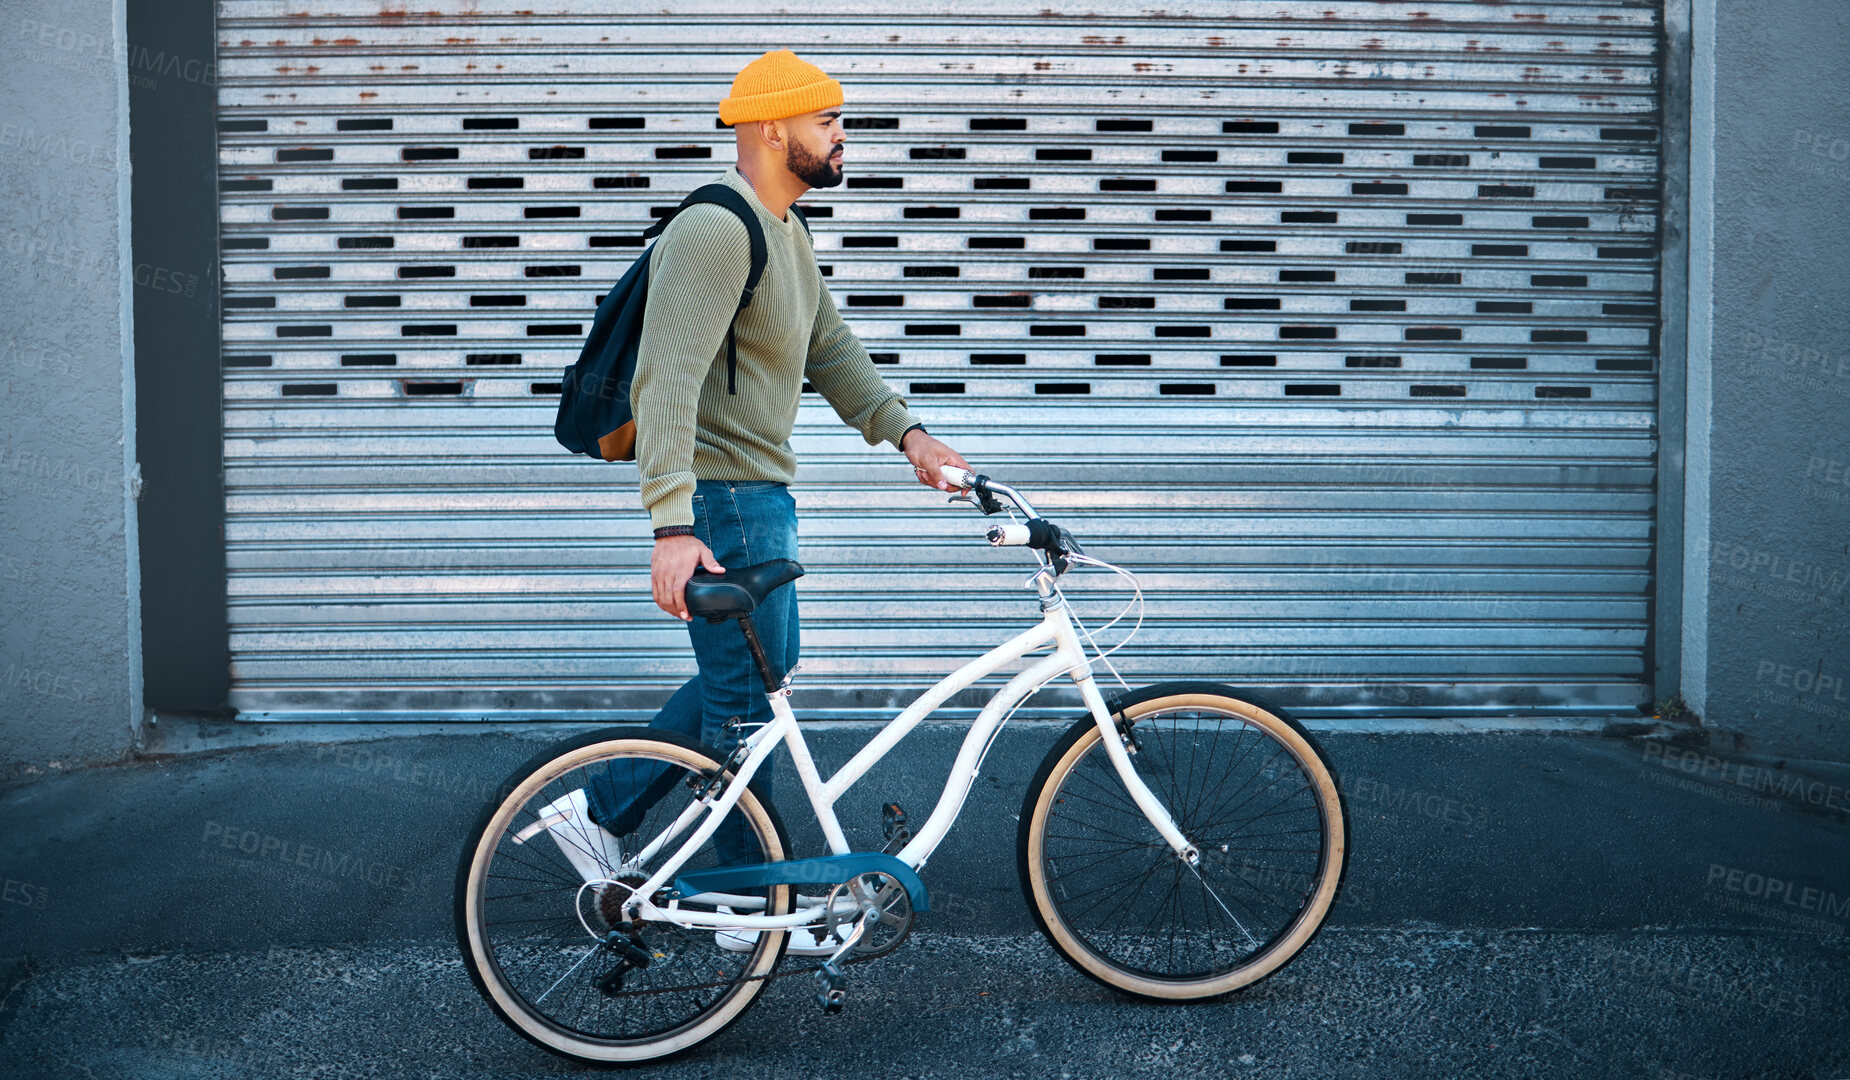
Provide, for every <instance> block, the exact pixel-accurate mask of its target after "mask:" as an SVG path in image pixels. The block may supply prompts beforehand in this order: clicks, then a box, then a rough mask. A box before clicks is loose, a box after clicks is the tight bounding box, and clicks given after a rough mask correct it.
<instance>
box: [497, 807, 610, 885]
mask: <svg viewBox="0 0 1850 1080" xmlns="http://www.w3.org/2000/svg"><path fill="white" fill-rule="evenodd" d="M541 829H545V830H546V831H547V832H549V833H551V834H552V839H553V843H555V844H557V845H559V851H560V852H561V853H562V854H564V856H565V858H566V861H567V862H570V863H571V864H572V869H574V870H576V871H578V874H579V876H580V877H582V878H584V879H585V880H586V881H604V880H606V879H608V878H609V877H610V876H611V875H612V874H615V873H616V872H617V868H618V867H619V866H622V865H623V845H622V844H621V843H620V842H619V841H618V840H617V838H616V837H614V836H612V835H610V833H608V832H606V831H605V830H604V829H603V827H602V826H600V825H598V824H597V823H596V822H594V821H592V820H591V813H590V810H589V808H588V807H587V806H586V805H585V790H584V789H583V788H575V789H574V790H572V791H570V792H568V793H567V794H565V795H564V796H562V797H560V798H559V799H557V800H555V801H553V802H552V803H551V804H550V805H548V806H547V807H546V808H545V809H543V810H541V811H540V818H539V820H538V821H536V822H534V823H533V824H531V825H529V826H527V827H526V828H524V829H522V830H520V832H519V833H517V834H516V835H515V836H514V842H515V843H518V844H524V843H526V842H527V840H528V839H529V838H531V837H532V836H533V834H534V833H536V832H538V831H540V830H541Z"/></svg>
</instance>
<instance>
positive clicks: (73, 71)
mask: <svg viewBox="0 0 1850 1080" xmlns="http://www.w3.org/2000/svg"><path fill="white" fill-rule="evenodd" d="M124 24H125V20H124V9H123V6H122V3H121V2H120V0H113V2H103V3H86V4H70V3H59V2H57V0H8V2H7V4H6V5H5V9H4V14H0V265H4V267H5V270H4V277H5V290H4V292H3V293H0V297H4V298H3V299H0V315H3V322H0V326H3V327H4V329H3V330H0V357H3V362H0V373H3V377H4V380H5V381H4V386H5V393H4V394H0V507H4V509H3V511H0V767H4V768H5V769H7V770H8V771H12V772H18V771H21V770H23V769H30V768H43V767H47V766H49V765H50V764H51V763H53V762H58V763H64V764H69V763H76V762H81V761H96V760H103V759H108V758H113V757H119V756H121V755H123V754H124V753H126V752H127V750H128V748H129V745H130V739H131V734H132V729H133V725H134V724H136V723H137V722H138V721H139V718H140V716H141V659H140V657H141V651H140V623H139V611H138V597H139V594H140V582H139V577H138V574H139V571H138V566H137V561H136V556H135V552H136V536H135V515H134V502H133V495H132V491H131V487H132V483H133V479H134V466H133V463H134V447H135V431H134V423H133V417H134V378H133V371H132V363H131V353H130V349H129V344H128V343H129V340H130V337H131V319H130V303H131V295H130V293H131V289H132V288H133V287H134V286H133V284H131V283H133V282H135V281H136V280H137V277H136V268H134V267H133V266H132V264H131V261H130V256H129V245H128V242H127V240H128V226H129V214H128V205H129V202H128V199H129V155H128V77H129V63H128V57H127V56H126V52H125V50H124V49H123V47H122V45H121V43H122V42H123V40H124V37H123V31H124ZM143 276H145V277H146V278H147V279H148V280H147V282H145V284H147V285H149V286H151V287H161V286H159V285H156V284H155V282H154V278H155V276H156V275H155V274H154V273H153V271H152V270H150V271H149V272H148V273H147V274H145V275H143ZM202 284H204V283H202Z"/></svg>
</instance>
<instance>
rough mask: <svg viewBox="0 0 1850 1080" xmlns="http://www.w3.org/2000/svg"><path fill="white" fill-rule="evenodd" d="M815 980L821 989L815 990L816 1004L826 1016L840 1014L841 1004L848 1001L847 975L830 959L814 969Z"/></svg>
mask: <svg viewBox="0 0 1850 1080" xmlns="http://www.w3.org/2000/svg"><path fill="white" fill-rule="evenodd" d="M816 981H817V982H819V983H821V984H822V989H820V990H818V991H816V1004H818V1005H820V1006H822V1012H823V1014H824V1015H826V1016H839V1015H841V1011H842V1006H843V1005H845V1004H846V1003H847V1001H848V977H847V976H846V975H843V974H842V972H841V969H840V968H838V967H836V966H835V961H833V960H830V961H829V962H828V963H826V964H823V965H822V966H821V967H820V968H817V969H816Z"/></svg>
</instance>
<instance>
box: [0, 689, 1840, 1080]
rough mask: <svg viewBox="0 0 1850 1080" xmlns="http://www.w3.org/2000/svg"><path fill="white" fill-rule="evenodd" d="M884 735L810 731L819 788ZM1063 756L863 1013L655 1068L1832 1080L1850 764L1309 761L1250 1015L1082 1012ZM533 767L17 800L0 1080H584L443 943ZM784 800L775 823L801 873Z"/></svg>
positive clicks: (1362, 748)
mask: <svg viewBox="0 0 1850 1080" xmlns="http://www.w3.org/2000/svg"><path fill="white" fill-rule="evenodd" d="M869 730H870V729H868V728H866V727H864V726H859V725H839V726H834V727H829V728H826V729H819V730H817V731H816V732H815V733H814V735H813V736H812V744H813V745H814V747H815V749H816V751H817V757H818V759H819V760H820V762H821V763H822V764H823V765H824V767H825V769H826V768H828V767H829V765H830V764H831V763H836V764H838V763H839V762H841V761H844V760H846V758H847V756H848V755H849V754H850V753H851V752H852V750H853V749H854V748H855V747H856V746H858V745H859V743H860V742H861V741H862V740H864V739H865V738H866V737H867V735H868V733H869ZM1059 731H1060V729H1059V728H1058V727H1055V726H1051V725H1041V724H1030V725H1024V726H1022V727H1019V728H1013V727H1012V728H1011V729H1010V730H1008V731H1006V732H1005V733H1004V736H1003V738H1002V739H1001V740H1000V741H999V742H998V744H997V746H996V748H995V750H994V751H993V752H992V753H991V755H990V757H989V759H988V760H987V761H986V763H985V767H984V770H983V774H984V775H983V777H982V778H981V780H979V782H978V784H977V786H976V789H975V790H974V792H973V793H972V796H971V800H970V803H969V804H968V806H967V808H966V810H965V813H964V817H963V819H962V820H961V821H960V823H959V827H958V828H957V829H956V830H954V831H953V832H952V834H951V836H950V838H949V839H947V841H946V842H945V844H944V846H943V847H942V848H941V849H940V851H939V853H938V854H937V856H936V857H935V858H934V859H933V861H932V863H931V864H930V866H928V867H927V869H926V871H925V874H924V877H925V881H926V883H927V885H928V886H929V887H930V889H931V892H932V900H933V910H932V912H931V913H930V914H927V915H923V916H921V917H920V919H919V920H918V926H917V928H916V930H915V933H914V935H913V937H912V939H911V940H910V941H908V942H907V943H906V945H905V946H903V947H902V948H901V950H900V951H899V952H897V953H895V954H894V955H893V956H891V957H888V958H885V959H883V960H879V961H875V962H873V963H869V964H863V965H857V966H856V967H855V968H854V969H852V970H853V973H854V987H853V989H852V990H851V992H850V997H849V1004H848V1011H847V1013H846V1014H844V1015H843V1016H841V1017H835V1018H827V1017H823V1016H821V1015H819V1013H818V1012H817V1010H816V1008H815V1006H814V1005H813V1003H812V1002H811V995H812V993H813V991H814V987H813V985H812V982H811V980H810V979H809V978H808V977H807V976H802V977H796V978H790V979H784V980H779V981H778V982H777V983H776V984H775V985H774V986H773V988H772V989H771V991H770V992H769V993H767V995H766V997H765V1000H764V1001H763V1002H762V1003H761V1004H760V1005H759V1007H757V1008H756V1009H754V1010H753V1011H752V1012H751V1013H749V1014H747V1015H746V1017H745V1018H744V1019H743V1020H742V1021H741V1022H740V1023H739V1024H738V1025H736V1026H735V1027H734V1028H733V1029H732V1030H731V1031H729V1032H728V1033H726V1034H725V1035H724V1036H722V1037H721V1038H719V1039H717V1040H715V1041H713V1042H711V1043H708V1044H706V1045H705V1046H703V1047H701V1048H699V1049H697V1050H695V1051H694V1052H693V1053H692V1054H690V1055H688V1056H687V1057H685V1058H683V1059H680V1060H678V1061H677V1062H675V1063H673V1064H669V1065H663V1066H656V1067H651V1068H649V1069H647V1070H644V1071H643V1072H644V1073H645V1074H646V1075H650V1076H655V1075H658V1074H659V1075H663V1076H695V1075H699V1076H707V1075H713V1076H731V1075H735V1074H738V1073H739V1072H741V1071H742V1070H746V1069H749V1070H750V1072H751V1075H754V1076H773V1077H781V1076H841V1075H849V1074H858V1075H872V1076H879V1077H887V1076H960V1077H962V1076H969V1077H989V1076H996V1077H1001V1076H1050V1077H1051V1076H1060V1075H1068V1076H1086V1077H1090V1076H1101V1077H1103V1076H1131V1075H1146V1074H1157V1073H1160V1074H1162V1075H1165V1076H1175V1075H1184V1076H1197V1075H1199V1076H1232V1075H1248V1074H1251V1075H1255V1076H1358V1077H1363V1076H1383V1077H1386V1076H1420V1077H1424V1076H1544V1075H1545V1076H1643V1077H1652V1078H1656V1080H1665V1078H1671V1080H1683V1078H1686V1077H1704V1078H1715V1080H1720V1078H1723V1077H1740V1076H1768V1077H1805V1078H1817V1080H1850V1034H1846V1032H1847V1031H1850V1023H1846V1021H1850V1001H1847V1000H1846V991H1845V989H1844V988H1845V985H1846V980H1845V974H1846V966H1847V964H1850V960H1847V957H1850V946H1847V945H1846V941H1847V940H1850V939H1847V937H1846V934H1845V927H1846V924H1850V843H1847V842H1846V830H1847V829H1850V768H1846V767H1844V766H1842V765H1831V764H1825V763H1817V762H1795V761H1786V760H1773V759H1766V758H1760V757H1756V756H1753V755H1750V754H1746V753H1742V752H1739V751H1730V750H1724V749H1719V748H1714V747H1708V746H1704V745H1701V743H1700V740H1696V739H1685V740H1682V741H1680V742H1679V741H1677V740H1666V739H1663V738H1637V737H1616V736H1610V735H1609V736H1604V737H1602V736H1596V735H1533V734H1531V735H1482V734H1479V735H1443V736H1441V735H1364V734H1328V735H1323V736H1320V738H1321V741H1322V742H1323V745H1324V748H1325V750H1326V753H1327V755H1328V756H1329V758H1330V759H1331V761H1332V762H1333V763H1334V765H1335V766H1336V768H1337V770H1338V772H1339V774H1340V776H1341V780H1342V786H1343V789H1344V791H1345V796H1346V799H1347V802H1348V806H1349V811H1350V825H1351V831H1352V836H1353V839H1354V847H1353V855H1352V858H1351V861H1350V864H1349V875H1348V879H1347V882H1346V885H1345V889H1344V893H1343V896H1342V899H1341V901H1340V902H1339V903H1338V905H1337V907H1336V909H1335V911H1334V912H1333V914H1332V918H1331V920H1330V924H1329V928H1328V929H1327V930H1326V932H1325V933H1324V934H1323V935H1322V936H1321V937H1319V938H1318V939H1317V940H1316V941H1315V942H1313V943H1312V945H1311V946H1310V948H1309V949H1308V950H1306V952H1305V953H1304V954H1303V955H1302V957H1301V958H1300V959H1299V960H1298V961H1297V962H1295V963H1294V964H1293V965H1291V966H1290V967H1288V968H1287V969H1285V970H1284V971H1283V972H1281V973H1279V974H1278V975H1276V976H1274V977H1273V978H1271V979H1269V980H1268V981H1266V982H1264V983H1262V984H1260V985H1259V986H1257V987H1255V988H1253V989H1251V990H1249V991H1246V992H1244V993H1242V994H1240V995H1237V996H1235V997H1233V998H1230V999H1227V1000H1225V1001H1222V1002H1217V1003H1211V1004H1203V1005H1194V1006H1184V1007H1175V1006H1157V1005H1150V1004H1144V1003H1139V1002H1134V1001H1128V1000H1125V999H1122V998H1119V997H1117V996H1116V995H1114V994H1112V993H1111V992H1109V991H1107V990H1105V989H1103V988H1100V987H1098V986H1096V985H1095V984H1093V983H1091V982H1089V981H1087V980H1085V979H1083V978H1082V977H1080V976H1079V975H1077V974H1076V973H1074V972H1072V971H1071V970H1070V969H1068V968H1067V967H1066V966H1065V965H1064V963H1062V962H1061V961H1060V960H1059V959H1058V958H1057V957H1055V956H1054V954H1053V953H1052V952H1051V950H1050V949H1048V948H1047V946H1046V945H1045V944H1044V943H1043V942H1042V941H1041V940H1040V939H1039V938H1038V937H1037V936H1035V935H1034V933H1033V931H1032V928H1031V924H1030V922H1029V920H1028V917H1027V914H1026V910H1025V908H1024V905H1023V902H1022V899H1021V897H1020V894H1019V888H1018V886H1017V884H1016V876H1015V851H1014V847H1015V840H1014V834H1015V815H1016V813H1017V812H1018V810H1019V808H1020V803H1021V798H1022V794H1023V791H1024V787H1025V784H1026V781H1027V779H1028V777H1029V776H1030V775H1031V774H1032V772H1033V769H1034V767H1035V765H1036V764H1037V763H1038V761H1039V758H1040V756H1041V755H1042V754H1043V753H1045V751H1046V749H1047V748H1048V747H1049V746H1051V745H1052V743H1053V741H1054V740H1055V739H1056V738H1057V737H1058V734H1059ZM960 734H961V732H960V729H959V728H958V727H957V726H955V725H946V726H943V727H934V726H928V727H926V728H923V729H921V730H920V732H919V733H917V734H916V735H914V736H913V737H912V739H910V740H908V746H909V749H907V750H906V752H905V753H903V754H901V755H897V756H896V757H895V758H894V759H890V760H889V762H888V763H884V764H883V765H882V766H881V767H880V768H879V769H877V770H876V771H875V772H874V773H873V774H870V776H869V778H868V779H867V780H866V781H864V787H862V788H857V789H856V791H855V792H854V793H852V794H851V795H850V797H849V799H848V800H847V801H845V802H844V803H843V804H842V807H841V809H842V813H843V816H844V819H845V824H846V825H847V826H848V828H849V833H850V839H851V840H856V839H857V838H858V840H859V841H860V842H862V843H863V844H865V845H867V846H878V836H879V814H878V807H879V805H880V804H881V803H883V802H888V801H898V802H901V803H902V804H903V805H905V806H906V807H907V808H908V809H909V810H910V811H912V813H913V815H914V816H915V818H920V819H922V817H923V816H924V815H925V814H926V813H927V812H928V811H929V808H930V806H931V804H932V802H933V800H934V798H935V796H936V793H937V789H938V787H939V785H940V783H941V778H942V776H943V770H944V767H945V766H946V765H948V763H949V761H950V758H951V756H952V755H953V754H954V753H955V750H956V744H957V741H958V738H959V737H960ZM551 737H552V735H551V734H541V733H538V732H518V731H517V732H507V731H503V732H483V733H479V734H462V735H440V736H438V735H431V736H423V737H418V738H390V739H377V740H371V741H343V742H337V743H291V744H286V745H274V746H265V747H255V748H244V749H237V750H229V751H222V752H214V753H203V754H188V755H184V756H178V757H172V758H163V759H155V760H143V761H138V762H134V763H129V764H125V765H121V766H115V767H109V768H99V769H85V770H76V771H72V772H68V773H63V774H59V775H53V776H42V777H33V778H28V779H26V780H24V781H23V782H15V783H12V784H11V785H9V786H7V787H5V788H3V789H0V957H8V958H11V959H10V960H6V961H4V964H5V966H4V970H0V975H4V976H5V978H4V980H3V983H0V985H4V990H3V991H0V993H4V998H3V999H0V1076H5V1077H11V1076H21V1077H26V1076H59V1077H62V1076H74V1077H84V1076H97V1077H111V1078H114V1077H144V1076H145V1077H193V1076H199V1077H219V1076H240V1077H242V1076H251V1077H268V1076H278V1077H285V1076H316V1077H324V1076H327V1077H333V1076H445V1077H449V1076H490V1075H492V1076H497V1077H510V1076H555V1075H580V1074H581V1073H583V1072H584V1071H585V1070H583V1069H582V1068H580V1067H579V1066H576V1065H573V1064H570V1063H566V1062H560V1061H556V1060H554V1059H552V1058H550V1057H549V1056H548V1055H546V1054H544V1053H543V1052H542V1051H540V1050H538V1049H536V1048H534V1047H532V1046H530V1045H528V1044H527V1043H525V1042H523V1041H522V1040H520V1039H519V1038H517V1037H516V1036H514V1035H513V1034H512V1033H511V1032H509V1031H507V1030H506V1029H505V1028H504V1027H502V1025H501V1024H500V1023H499V1021H497V1020H496V1019H495V1018H494V1017H493V1016H492V1015H491V1014H490V1013H489V1012H488V1011H487V1009H486V1007H485V1006H484V1005H483V1004H482V1003H481V1002H480V1000H479V999H478V998H477V997H476V995H475V993H474V991H473V989H472V988H471V987H470V985H469V983H468V981H467V978H466V977H465V975H464V973H463V971H462V969H461V966H460V961H459V960H458V959H457V956H456V952H455V946H454V944H453V942H452V941H451V939H450V933H451V931H450V910H451V909H450V889H451V884H452V879H453V874H454V868H455V862H456V858H457V853H458V851H459V849H460V844H461V840H462V838H463V835H464V833H465V832H466V830H467V828H468V826H469V825H470V824H471V823H472V821H473V819H474V816H475V814H476V813H477V811H478V810H479V808H480V806H481V805H482V803H483V802H484V800H485V799H486V798H487V797H488V796H489V795H490V794H492V793H493V792H494V790H495V789H496V787H497V786H498V785H499V783H500V782H501V780H502V779H503V778H504V777H505V775H506V774H507V772H508V771H509V770H510V769H511V768H513V767H514V766H515V765H516V764H518V763H519V762H520V761H522V760H524V759H525V758H527V757H528V756H530V755H531V754H533V753H534V752H536V751H537V750H540V749H542V748H543V747H544V746H545V745H547V743H548V741H549V739H550V738H551ZM791 781H792V774H791V773H790V772H789V771H788V769H787V768H786V769H784V770H783V772H782V775H781V776H780V779H779V783H780V785H781V786H780V787H779V789H778V790H779V792H780V797H779V798H778V802H779V804H780V808H781V809H782V810H783V812H784V817H785V818H786V820H787V822H789V823H790V824H791V826H792V832H793V834H794V836H795V840H796V847H797V850H798V853H799V854H810V853H815V852H816V851H818V850H819V847H820V845H819V842H818V840H817V837H816V833H815V830H814V828H813V827H803V826H799V822H801V821H802V820H803V819H804V817H805V816H806V815H805V813H804V811H803V809H802V806H801V804H800V802H799V801H797V800H793V799H792V798H791V797H790V795H791V794H793V793H794V791H795V785H794V783H793V782H791ZM862 803H865V805H864V806H863V805H861V804H862ZM322 852H332V853H336V854H338V855H339V856H341V857H342V861H341V862H340V865H342V866H345V867H347V868H348V869H346V870H344V871H341V872H338V873H336V872H331V871H329V870H327V869H326V868H327V867H328V866H330V865H333V864H334V863H335V860H332V859H325V858H321V857H320V853H322ZM305 853H306V854H305Z"/></svg>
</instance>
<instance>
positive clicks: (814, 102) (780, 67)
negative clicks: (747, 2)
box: [719, 49, 842, 124]
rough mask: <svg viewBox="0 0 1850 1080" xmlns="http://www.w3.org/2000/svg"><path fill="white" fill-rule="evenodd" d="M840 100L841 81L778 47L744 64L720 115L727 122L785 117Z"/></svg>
mask: <svg viewBox="0 0 1850 1080" xmlns="http://www.w3.org/2000/svg"><path fill="white" fill-rule="evenodd" d="M841 103H842V92H841V83H838V82H836V81H835V80H834V79H831V78H829V77H828V75H827V74H825V73H824V72H823V70H822V69H821V68H819V67H817V66H816V65H814V64H812V63H810V62H809V61H807V60H804V59H802V58H801V57H799V56H797V54H796V53H793V52H791V51H790V50H789V49H778V50H777V51H776V52H768V53H765V54H764V55H763V56H760V57H759V58H758V59H756V60H753V61H752V62H751V63H749V64H747V65H745V69H744V70H743V71H740V72H739V77H738V78H736V79H734V80H732V94H731V96H730V97H728V98H726V100H724V101H722V102H720V103H719V118H720V120H721V121H723V122H725V123H728V124H743V123H747V122H749V121H752V120H782V119H784V118H785V117H787V116H801V115H803V114H804V113H811V112H816V111H818V110H821V109H831V108H836V107H838V106H840V105H841Z"/></svg>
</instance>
